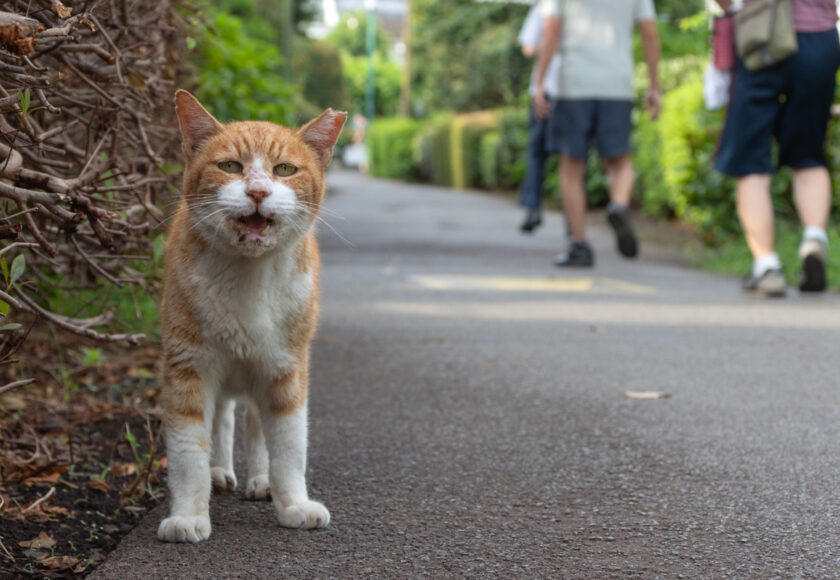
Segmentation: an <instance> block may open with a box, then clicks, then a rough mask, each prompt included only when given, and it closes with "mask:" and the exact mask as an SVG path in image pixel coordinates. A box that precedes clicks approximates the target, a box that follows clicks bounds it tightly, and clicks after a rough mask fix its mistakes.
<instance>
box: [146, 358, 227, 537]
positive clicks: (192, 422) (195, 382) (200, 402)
mask: <svg viewBox="0 0 840 580" xmlns="http://www.w3.org/2000/svg"><path fill="white" fill-rule="evenodd" d="M168 374H169V373H168ZM164 382H165V384H164V391H163V392H164V396H163V402H164V411H165V418H164V420H165V428H166V456H167V465H168V467H167V471H168V477H169V493H170V508H169V517H168V518H166V519H164V520H163V521H162V522H161V523H160V526H159V527H158V539H160V540H162V541H164V542H200V541H201V540H206V539H207V538H209V537H210V531H211V527H210V489H211V479H210V425H211V424H212V421H213V403H214V401H213V398H212V397H210V396H206V394H205V392H204V389H203V386H202V381H201V379H200V378H199V377H198V374H197V373H195V372H194V371H192V370H189V371H184V370H181V371H180V372H179V373H178V376H177V378H175V379H174V380H168V377H166V376H165V377H164ZM167 383H169V384H167Z"/></svg>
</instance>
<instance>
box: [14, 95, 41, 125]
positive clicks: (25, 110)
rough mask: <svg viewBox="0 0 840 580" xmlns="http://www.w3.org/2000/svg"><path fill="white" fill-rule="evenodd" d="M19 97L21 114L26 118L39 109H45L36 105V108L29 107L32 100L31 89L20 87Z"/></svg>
mask: <svg viewBox="0 0 840 580" xmlns="http://www.w3.org/2000/svg"><path fill="white" fill-rule="evenodd" d="M18 98H19V99H20V114H21V116H22V117H23V118H24V119H25V118H26V117H27V116H28V115H31V114H32V113H34V112H35V111H37V110H39V109H43V108H44V107H35V108H34V109H30V108H29V104H30V103H31V102H32V93H31V92H30V91H29V89H24V90H22V91H21V90H20V89H18Z"/></svg>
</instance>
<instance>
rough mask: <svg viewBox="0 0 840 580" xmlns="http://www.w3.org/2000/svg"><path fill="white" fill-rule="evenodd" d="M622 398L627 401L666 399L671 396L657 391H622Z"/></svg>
mask: <svg viewBox="0 0 840 580" xmlns="http://www.w3.org/2000/svg"><path fill="white" fill-rule="evenodd" d="M624 396H625V397H627V398H628V399H667V398H668V397H670V396H671V394H670V393H662V392H659V391H624Z"/></svg>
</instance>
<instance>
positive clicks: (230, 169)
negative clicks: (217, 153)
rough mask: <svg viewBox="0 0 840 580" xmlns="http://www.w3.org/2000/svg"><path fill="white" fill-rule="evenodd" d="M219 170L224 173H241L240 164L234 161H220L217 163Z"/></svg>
mask: <svg viewBox="0 0 840 580" xmlns="http://www.w3.org/2000/svg"><path fill="white" fill-rule="evenodd" d="M219 169H221V170H222V171H224V172H225V173H242V164H241V163H237V162H236V161H222V162H221V163H219Z"/></svg>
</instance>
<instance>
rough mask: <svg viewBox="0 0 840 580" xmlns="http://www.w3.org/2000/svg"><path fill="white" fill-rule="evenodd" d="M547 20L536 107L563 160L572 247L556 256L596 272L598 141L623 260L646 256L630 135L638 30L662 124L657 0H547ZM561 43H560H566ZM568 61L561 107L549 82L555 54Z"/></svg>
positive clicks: (649, 102)
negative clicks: (592, 181)
mask: <svg viewBox="0 0 840 580" xmlns="http://www.w3.org/2000/svg"><path fill="white" fill-rule="evenodd" d="M540 10H541V14H542V15H543V17H544V18H545V24H544V25H543V34H542V38H541V39H540V48H539V54H538V57H537V80H536V92H535V95H534V107H535V109H536V112H537V117H538V118H541V119H545V118H548V123H549V129H548V132H549V135H548V143H549V149H550V150H551V151H555V152H559V153H560V183H561V188H562V199H563V209H564V211H565V213H566V218H567V222H568V224H569V227H570V229H571V245H570V247H569V250H568V252H567V253H565V254H559V255H558V256H556V257H555V264H557V265H558V266H592V265H593V264H594V253H593V251H592V248H591V246H590V245H589V243H588V242H587V238H586V192H585V189H584V179H585V176H586V160H587V158H588V156H589V147H590V143H591V142H592V141H594V142H595V144H596V146H597V149H598V154H599V156H600V158H601V160H602V161H603V162H604V165H605V166H606V170H607V173H608V176H609V194H610V200H611V201H610V204H609V206H608V207H607V217H608V220H609V223H610V225H611V226H612V228H613V229H614V230H615V234H616V242H617V248H618V251H619V253H620V254H621V255H622V256H624V257H626V258H634V257H636V255H637V254H638V251H639V250H638V242H637V240H636V235H635V233H634V231H633V227H632V225H631V223H630V217H629V211H628V207H629V204H630V197H631V195H632V192H633V182H634V179H635V176H634V171H633V158H632V155H631V147H630V136H631V132H632V121H631V113H632V110H633V100H634V96H635V94H634V89H633V69H634V63H633V30H634V28H635V27H638V30H639V33H640V35H641V40H642V48H643V52H644V59H645V64H646V65H647V72H648V78H649V87H648V90H647V94H646V95H645V108H646V109H647V110H649V111H650V114H651V117H652V118H653V119H656V118H657V116H658V115H659V111H660V109H661V106H662V91H661V89H660V86H659V73H658V68H659V56H660V47H659V36H658V33H657V30H656V12H655V10H654V6H653V0H622V1H621V2H616V1H615V0H542V3H541V5H540ZM558 42H559V44H558ZM557 46H559V52H560V58H561V59H562V64H561V69H560V74H559V75H558V81H557V85H556V86H557V101H556V102H555V103H554V104H552V103H551V101H550V100H549V99H548V98H547V95H546V92H545V89H544V88H543V83H544V81H545V77H546V74H547V72H548V68H549V63H550V61H551V57H552V55H553V54H554V51H555V47H557Z"/></svg>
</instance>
